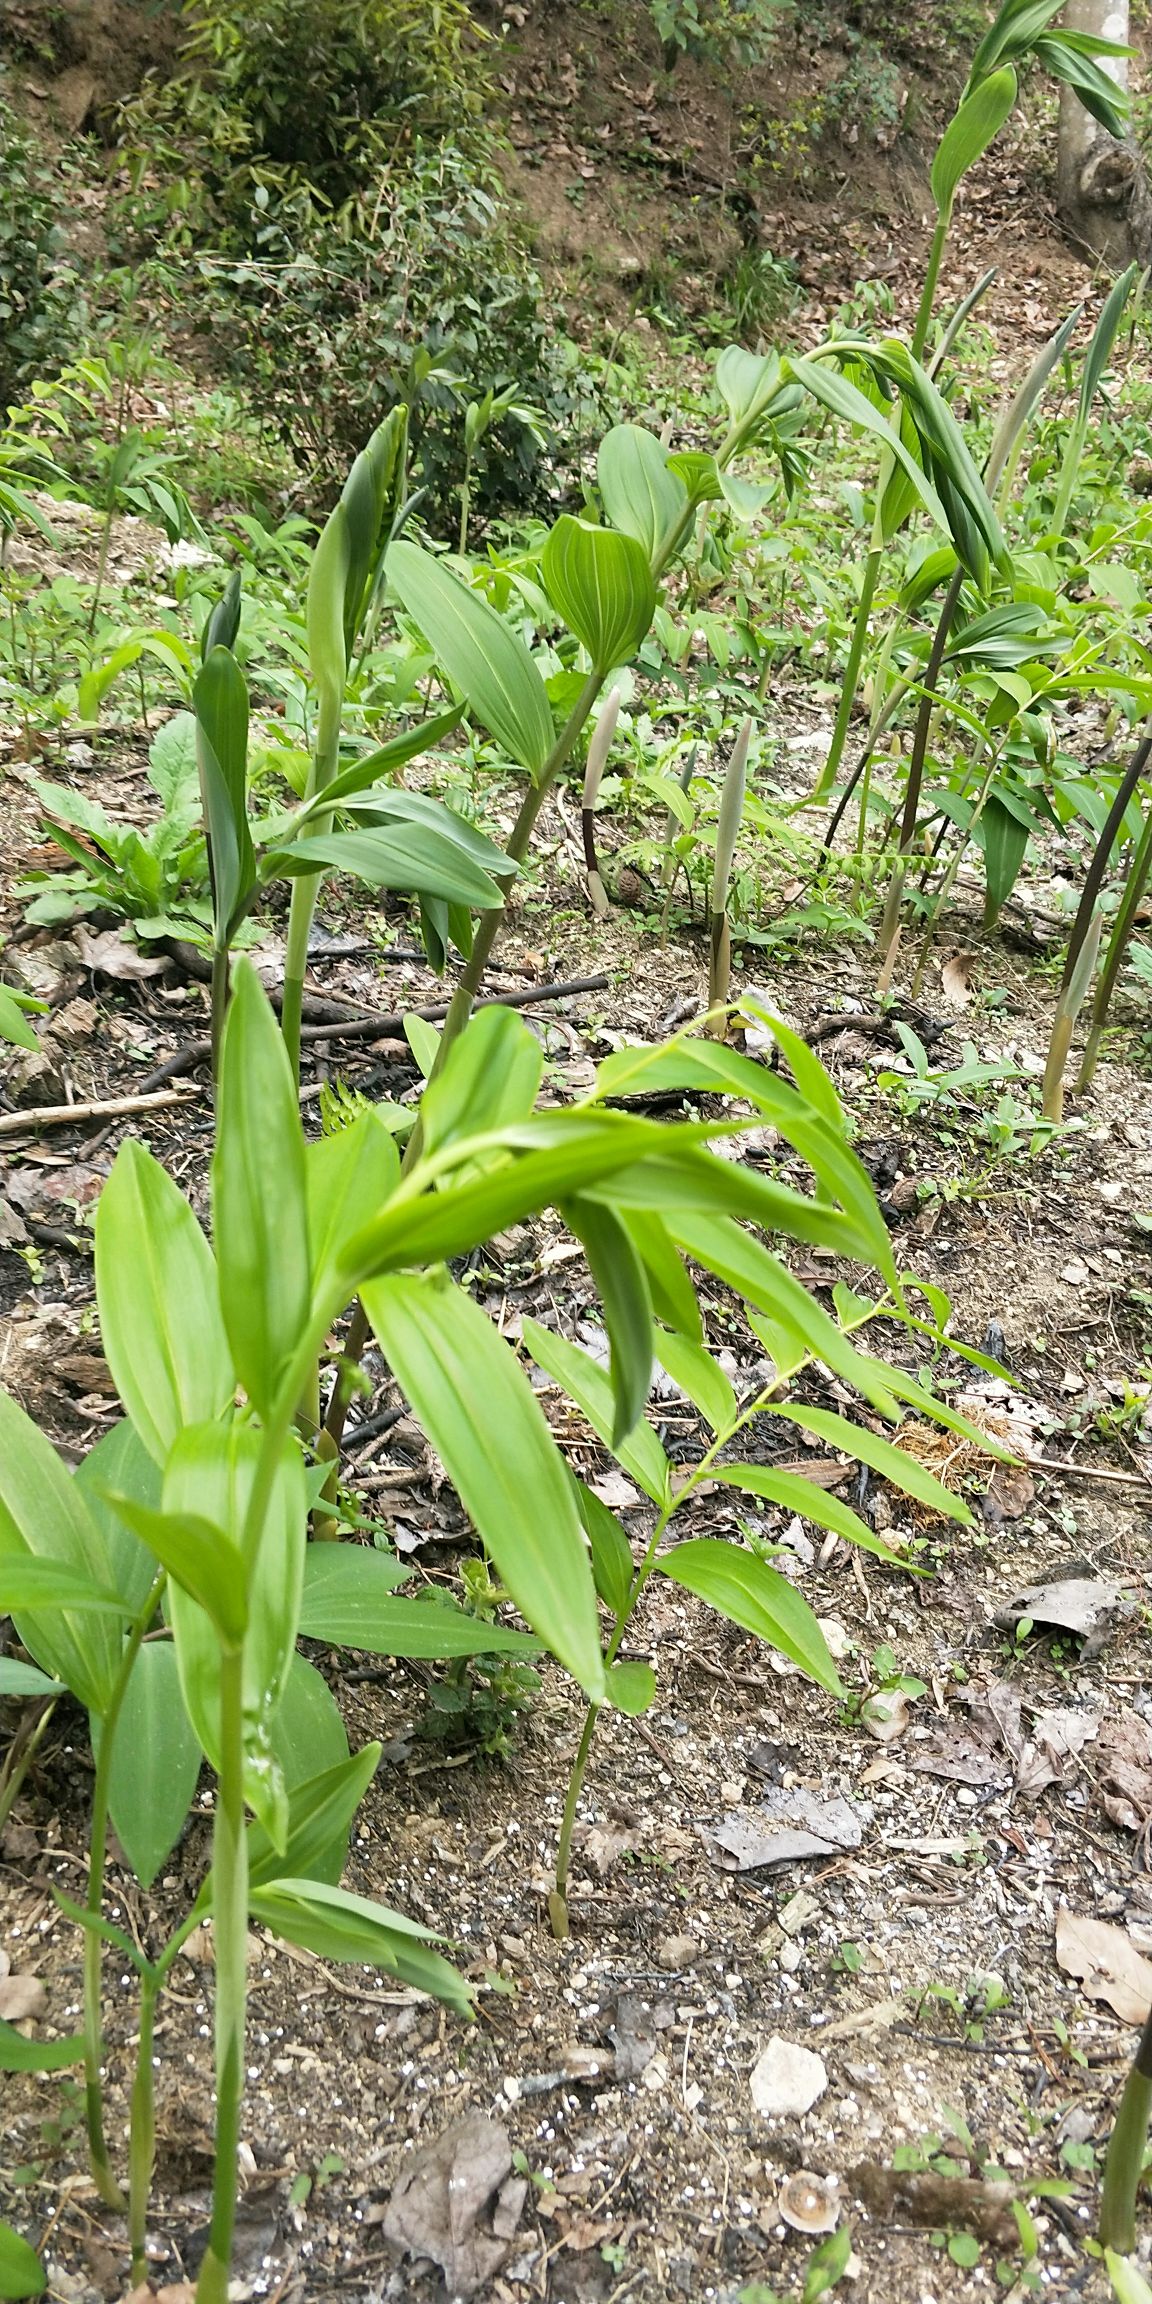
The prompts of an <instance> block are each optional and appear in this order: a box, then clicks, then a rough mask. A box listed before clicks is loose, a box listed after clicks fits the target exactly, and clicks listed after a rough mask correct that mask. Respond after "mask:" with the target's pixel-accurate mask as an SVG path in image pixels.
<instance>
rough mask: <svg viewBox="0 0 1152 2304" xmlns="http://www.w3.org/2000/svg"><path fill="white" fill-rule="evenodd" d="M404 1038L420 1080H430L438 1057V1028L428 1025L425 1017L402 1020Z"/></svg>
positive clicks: (437, 1026)
mask: <svg viewBox="0 0 1152 2304" xmlns="http://www.w3.org/2000/svg"><path fill="white" fill-rule="evenodd" d="M404 1038H405V1039H406V1041H407V1042H408V1046H409V1047H410V1049H411V1050H412V1054H413V1055H414V1057H415V1058H416V1068H417V1071H418V1072H419V1073H420V1075H421V1078H422V1079H424V1080H430V1079H431V1078H432V1074H433V1073H434V1071H435V1070H436V1066H437V1063H438V1061H439V1057H440V1027H439V1025H438V1024H430V1023H429V1022H428V1019H427V1017H426V1016H415V1015H411V1016H406V1017H405V1018H404Z"/></svg>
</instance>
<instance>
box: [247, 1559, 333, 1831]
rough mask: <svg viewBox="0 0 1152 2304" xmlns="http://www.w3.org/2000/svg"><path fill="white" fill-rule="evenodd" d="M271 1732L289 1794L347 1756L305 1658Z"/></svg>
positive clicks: (294, 1663)
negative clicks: (311, 1777)
mask: <svg viewBox="0 0 1152 2304" xmlns="http://www.w3.org/2000/svg"><path fill="white" fill-rule="evenodd" d="M335 1549H338V1547H335V1546H329V1545H326V1544H325V1545H317V1546H311V1545H310V1546H309V1551H311V1550H317V1551H328V1550H335ZM305 1561H307V1553H306V1554H305ZM270 1733H271V1739H272V1748H273V1751H274V1752H275V1754H276V1758H277V1761H278V1762H279V1765H280V1772H281V1774H282V1776H283V1778H284V1782H285V1784H286V1786H287V1788H288V1792H289V1794H290V1795H291V1793H292V1792H293V1791H294V1790H295V1788H296V1786H297V1785H298V1784H304V1783H306V1782H307V1780H308V1778H309V1777H310V1776H317V1775H319V1774H320V1772H321V1770H323V1769H328V1768H338V1767H339V1766H340V1765H341V1763H342V1762H343V1761H345V1760H347V1758H348V1736H347V1732H346V1730H345V1727H344V1721H343V1718H342V1717H341V1712H340V1706H339V1705H338V1703H337V1702H336V1698H335V1697H334V1695H333V1694H332V1690H331V1689H330V1687H329V1686H328V1682H327V1681H326V1680H325V1678H324V1676H323V1674H322V1673H320V1672H318V1671H317V1670H316V1666H315V1665H314V1664H309V1663H308V1662H307V1659H306V1658H305V1657H303V1656H300V1655H295V1656H292V1657H290V1658H289V1662H288V1671H287V1675H286V1677H285V1681H284V1690H283V1694H282V1695H281V1698H280V1702H279V1704H278V1705H277V1707H276V1712H275V1715H274V1717H273V1720H272V1726H271V1731H270ZM261 1829H262V1827H261ZM286 1864H287V1854H285V1855H284V1856H283V1857H282V1858H280V1859H279V1860H278V1862H277V1866H276V1869H277V1871H278V1872H283V1871H284V1869H285V1866H286ZM290 1869H291V1870H292V1871H293V1872H298V1871H303V1870H306V1869H307V1867H306V1866H304V1865H298V1864H293V1865H292V1866H291V1867H290Z"/></svg>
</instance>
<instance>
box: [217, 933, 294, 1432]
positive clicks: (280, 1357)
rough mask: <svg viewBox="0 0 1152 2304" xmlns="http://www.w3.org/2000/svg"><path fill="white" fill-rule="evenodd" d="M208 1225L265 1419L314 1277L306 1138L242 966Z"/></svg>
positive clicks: (227, 1314) (235, 1352) (223, 1297)
mask: <svg viewBox="0 0 1152 2304" xmlns="http://www.w3.org/2000/svg"><path fill="white" fill-rule="evenodd" d="M212 1225H213V1233H214V1238H215V1245H216V1257H217V1262H218V1266H219V1274H220V1303H221V1309H222V1312H223V1317H224V1325H225V1328H226V1330H227V1333H228V1340H229V1343H230V1345H231V1348H232V1357H233V1361H234V1363H235V1367H236V1373H237V1375H238V1376H239V1378H240V1381H241V1383H242V1384H243V1385H244V1388H245V1390H246V1392H247V1393H248V1396H249V1399H250V1400H251V1401H252V1403H253V1405H254V1406H255V1407H256V1408H258V1409H259V1411H260V1413H261V1415H263V1416H267V1415H269V1414H270V1413H271V1411H272V1409H273V1406H274V1404H275V1401H276V1395H277V1390H278V1387H279V1384H280V1382H281V1380H282V1378H283V1375H284V1371H285V1366H286V1363H287V1362H288V1361H289V1360H290V1359H291V1357H292V1354H293V1353H294V1351H296V1350H297V1348H298V1347H299V1344H300V1340H301V1337H302V1336H303V1335H305V1334H306V1333H307V1330H308V1322H309V1312H310V1308H311V1300H312V1275H311V1259H310V1252H309V1244H308V1201H307V1184H306V1179H305V1171H304V1136H303V1131H302V1129H301V1126H300V1112H299V1107H298V1104H297V1100H296V1088H295V1084H294V1081H293V1077H292V1067H291V1064H290V1063H289V1060H288V1053H287V1050H286V1048H285V1046H284V1041H283V1039H282V1037H281V1034H280V1031H279V1029H278V1027H277V1024H276V1019H275V1017H274V1016H273V1013H272V1009H271V1006H270V1004H269V1001H268V998H267V996H266V994H265V992H264V989H263V987H262V985H261V983H260V979H259V977H258V976H257V974H256V971H255V969H254V968H253V967H252V965H251V963H250V962H249V961H247V960H241V961H240V962H239V964H238V966H237V969H236V974H235V979H234V986H233V992H232V1003H231V1006H230V1008H229V1011H228V1019H227V1022H226V1024H225V1027H224V1045H223V1053H222V1056H221V1061H220V1081H219V1089H218V1094H217V1106H216V1148H215V1151H214V1153H213V1157H212ZM193 1420H194V1419H192V1418H191V1417H189V1418H188V1419H187V1421H188V1422H192V1421H193Z"/></svg>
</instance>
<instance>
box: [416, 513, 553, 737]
mask: <svg viewBox="0 0 1152 2304" xmlns="http://www.w3.org/2000/svg"><path fill="white" fill-rule="evenodd" d="M387 569H388V581H389V583H390V584H391V585H392V587H393V589H394V591H396V592H397V593H398V594H399V596H400V599H401V600H402V601H403V603H404V606H405V608H406V609H407V610H408V613H409V615H410V616H411V617H413V619H414V620H415V622H416V623H417V624H418V625H419V626H420V629H421V631H422V632H423V634H424V636H425V638H426V639H427V640H428V641H429V642H430V643H431V646H432V647H433V648H434V650H435V652H436V655H437V657H438V659H439V662H440V664H441V665H442V666H443V669H444V671H445V672H446V673H447V675H448V678H449V680H450V681H451V682H452V684H453V686H454V687H455V688H458V689H459V691H460V693H461V695H462V696H463V697H464V698H465V700H466V702H467V704H468V706H469V709H470V710H471V711H472V712H474V713H475V715H476V718H477V719H478V720H479V721H480V722H481V723H482V725H483V726H484V727H485V728H486V729H487V730H488V733H489V735H490V736H493V737H495V739H496V742H497V743H498V744H500V745H502V746H503V748H504V750H505V751H506V752H507V753H508V754H509V755H510V757H511V758H512V759H513V760H515V761H517V762H518V763H519V765H520V767H521V768H526V769H527V770H528V773H529V775H530V776H533V777H537V778H538V777H539V775H540V773H541V771H542V769H543V767H544V764H545V762H546V760H547V758H548V755H549V753H550V752H551V750H552V745H553V742H554V729H553V723H552V708H551V706H550V704H549V702H548V696H547V691H546V689H545V687H544V683H543V681H542V680H541V678H540V674H539V673H538V671H537V670H536V666H535V665H534V663H533V662H532V658H531V657H530V655H529V654H528V650H527V648H526V647H525V645H524V642H523V641H522V639H521V638H520V635H519V633H518V632H514V631H513V629H512V627H511V625H510V624H506V623H505V622H504V619H503V617H501V616H498V615H497V613H496V610H495V609H494V608H492V607H490V606H489V604H488V602H487V600H484V599H482V598H481V595H480V594H479V593H478V592H473V591H472V590H471V589H470V587H469V586H468V585H467V584H462V583H461V582H460V579H459V577H458V576H453V575H451V574H450V573H449V571H448V569H447V568H442V567H441V566H440V564H439V562H438V561H437V560H434V559H433V558H432V555H431V553H428V552H422V551H421V550H420V548H419V546H418V545H416V544H394V545H393V546H392V549H391V551H390V552H389V554H388V560H387Z"/></svg>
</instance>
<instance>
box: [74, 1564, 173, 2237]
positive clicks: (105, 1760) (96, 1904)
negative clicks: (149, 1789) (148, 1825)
mask: <svg viewBox="0 0 1152 2304" xmlns="http://www.w3.org/2000/svg"><path fill="white" fill-rule="evenodd" d="M164 1584H165V1574H164V1570H163V1569H161V1570H160V1572H159V1574H158V1575H157V1576H156V1577H155V1578H154V1579H153V1583H152V1587H151V1590H150V1591H149V1593H148V1597H147V1599H146V1600H145V1602H144V1604H143V1607H142V1608H141V1609H140V1612H139V1614H138V1615H137V1616H136V1618H135V1620H134V1622H133V1624H132V1627H131V1629H130V1631H129V1634H128V1638H127V1641H126V1642H125V1646H124V1654H123V1656H122V1657H121V1659H120V1669H119V1671H118V1673H117V1675H116V1679H115V1681H114V1683H113V1687H112V1693H111V1695H110V1697H109V1699H108V1703H107V1706H106V1708H105V1711H104V1714H103V1717H102V1718H101V1721H100V1739H99V1746H98V1750H97V1754H96V1774H95V1778H94V1781H93V1786H92V1824H91V1830H90V1834H89V1841H88V1896H87V1901H86V1904H85V1910H86V1911H87V1912H88V1913H90V1914H91V1916H92V1918H93V1919H94V1920H99V1918H100V1916H101V1908H102V1905H103V1901H104V1868H105V1865H106V1863H107V1860H108V1788H109V1782H110V1779H111V1775H112V1753H113V1749H114V1747H115V1743H116V1729H117V1726H118V1723H119V1719H120V1713H121V1710H122V1708H123V1704H124V1698H125V1696H126V1694H127V1691H128V1682H129V1680H130V1679H131V1677H132V1667H133V1665H134V1664H135V1662H136V1657H137V1654H138V1653H139V1648H140V1643H141V1641H142V1640H143V1638H144V1634H145V1633H146V1631H147V1630H148V1626H149V1624H150V1623H151V1621H152V1618H153V1616H154V1615H155V1613H156V1609H157V1607H158V1605H159V1601H160V1595H161V1593H162V1591H163V1590H164ZM103 1950H104V1947H103V1942H102V1939H101V1938H100V1936H98V1934H97V1932H96V1930H95V1928H86V1929H85V1931H84V2116H85V2122H86V2125H87V2130H88V2154H89V2158H90V2160H91V2164H92V2180H93V2183H94V2184H95V2186H96V2189H97V2191H98V2193H99V2194H100V2198H101V2199H102V2200H103V2201H104V2202H105V2204H106V2205H107V2206H108V2207H109V2208H115V2209H117V2210H120V2209H122V2208H123V2207H124V2205H125V2201H124V2195H123V2193H122V2192H121V2190H120V2186H119V2185H118V2183H117V2182H116V2178H115V2177H114V2175H113V2173H112V2165H111V2161H110V2160H109V2157H108V2143H107V2139H106V2137H105V2134H104V2084H103V2081H102V2080H101V2077H100V2067H101V2064H102V2062H103V2051H104V2019H103V2009H102V2006H101V1991H100V1985H101V1970H102V1965H103Z"/></svg>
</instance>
